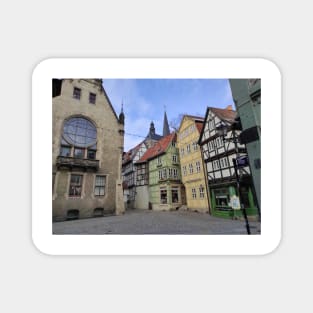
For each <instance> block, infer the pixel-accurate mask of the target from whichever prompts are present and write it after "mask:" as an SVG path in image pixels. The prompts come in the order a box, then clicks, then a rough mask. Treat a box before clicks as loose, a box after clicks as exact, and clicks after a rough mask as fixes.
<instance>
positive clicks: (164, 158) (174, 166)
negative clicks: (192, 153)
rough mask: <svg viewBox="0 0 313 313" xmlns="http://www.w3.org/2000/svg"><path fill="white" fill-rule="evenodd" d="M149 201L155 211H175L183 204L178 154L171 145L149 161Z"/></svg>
mask: <svg viewBox="0 0 313 313" xmlns="http://www.w3.org/2000/svg"><path fill="white" fill-rule="evenodd" d="M173 156H176V157H174V159H173ZM160 173H161V174H160ZM149 201H150V205H151V208H152V209H156V210H173V209H177V208H178V207H180V206H181V205H182V204H183V203H184V202H185V195H184V190H183V187H182V183H181V172H180V165H179V152H178V149H177V148H176V147H174V146H172V145H171V144H170V145H169V147H168V148H167V149H166V151H165V153H163V154H161V155H159V156H156V157H155V158H153V159H151V160H149Z"/></svg>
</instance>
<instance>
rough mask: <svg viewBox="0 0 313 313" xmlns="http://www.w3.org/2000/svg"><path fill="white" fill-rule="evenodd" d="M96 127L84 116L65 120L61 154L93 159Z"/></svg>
mask: <svg viewBox="0 0 313 313" xmlns="http://www.w3.org/2000/svg"><path fill="white" fill-rule="evenodd" d="M96 143H97V129H96V127H95V126H94V125H93V124H92V123H91V122H90V121H89V120H87V119H86V118H83V117H72V118H70V119H68V120H66V121H65V123H64V127H63V136H62V142H61V155H62V156H69V157H71V156H73V157H78V158H88V159H95V154H96V149H97V148H96Z"/></svg>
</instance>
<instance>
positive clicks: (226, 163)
mask: <svg viewBox="0 0 313 313" xmlns="http://www.w3.org/2000/svg"><path fill="white" fill-rule="evenodd" d="M224 163H225V166H226V167H227V166H229V163H228V159H227V158H225V159H224Z"/></svg>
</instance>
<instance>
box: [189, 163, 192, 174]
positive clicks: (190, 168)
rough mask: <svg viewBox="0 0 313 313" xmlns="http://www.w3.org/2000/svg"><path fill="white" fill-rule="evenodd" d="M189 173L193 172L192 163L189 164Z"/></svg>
mask: <svg viewBox="0 0 313 313" xmlns="http://www.w3.org/2000/svg"><path fill="white" fill-rule="evenodd" d="M189 173H190V174H192V173H193V165H192V164H189Z"/></svg>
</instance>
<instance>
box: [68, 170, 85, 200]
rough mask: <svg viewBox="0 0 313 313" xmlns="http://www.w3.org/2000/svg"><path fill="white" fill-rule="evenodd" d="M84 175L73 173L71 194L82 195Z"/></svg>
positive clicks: (73, 195) (72, 195)
mask: <svg viewBox="0 0 313 313" xmlns="http://www.w3.org/2000/svg"><path fill="white" fill-rule="evenodd" d="M82 184H83V175H76V174H71V181H70V189H69V196H70V197H80V196H81V193H82Z"/></svg>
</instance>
